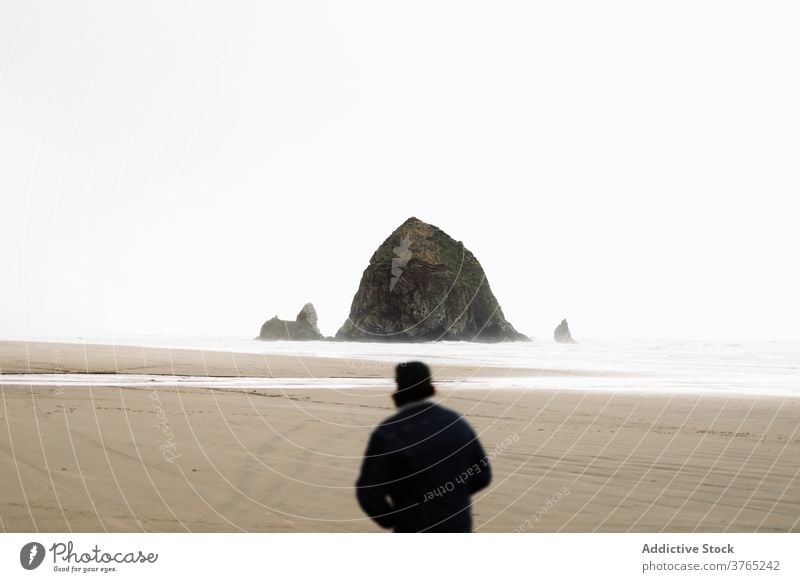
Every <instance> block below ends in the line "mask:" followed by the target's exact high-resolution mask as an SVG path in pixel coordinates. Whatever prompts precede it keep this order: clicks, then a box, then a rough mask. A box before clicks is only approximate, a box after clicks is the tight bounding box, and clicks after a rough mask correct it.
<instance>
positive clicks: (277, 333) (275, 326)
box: [258, 303, 324, 341]
mask: <svg viewBox="0 0 800 582" xmlns="http://www.w3.org/2000/svg"><path fill="white" fill-rule="evenodd" d="M258 339H260V340H273V341H277V340H283V341H309V340H321V339H324V337H323V336H322V333H321V332H320V331H319V328H318V327H317V310H316V309H314V306H313V305H312V304H311V303H306V304H305V305H304V306H303V309H301V310H300V313H298V314H297V318H296V319H295V320H294V321H288V320H284V319H278V316H277V315H276V316H275V317H273V318H272V319H270V320H268V321H266V322H264V325H262V326H261V333H259V335H258Z"/></svg>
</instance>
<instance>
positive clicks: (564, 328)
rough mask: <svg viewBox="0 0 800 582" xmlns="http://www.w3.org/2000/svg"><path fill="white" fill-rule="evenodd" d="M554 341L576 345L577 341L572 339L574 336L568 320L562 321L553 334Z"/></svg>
mask: <svg viewBox="0 0 800 582" xmlns="http://www.w3.org/2000/svg"><path fill="white" fill-rule="evenodd" d="M553 339H554V340H556V343H559V344H574V343H575V340H574V339H572V334H571V333H570V331H569V324H568V323H567V320H566V319H562V320H561V323H559V324H558V327H556V329H555V331H554V332H553Z"/></svg>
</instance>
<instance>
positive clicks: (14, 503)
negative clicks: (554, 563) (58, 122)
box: [0, 342, 800, 532]
mask: <svg viewBox="0 0 800 582" xmlns="http://www.w3.org/2000/svg"><path fill="white" fill-rule="evenodd" d="M56 352H57V353H56ZM115 352H116V354H115ZM137 352H138V353H139V354H140V355H138V356H137V355H136V353H137ZM166 352H170V353H161V351H159V350H142V349H141V348H124V349H122V348H117V349H114V348H112V347H109V346H105V347H92V346H89V347H85V346H77V345H56V344H19V343H10V342H3V343H0V366H2V371H3V372H5V373H9V371H14V373H24V370H28V369H29V370H30V371H31V372H47V371H53V369H54V367H55V366H56V365H57V366H60V368H58V369H59V370H60V371H73V372H74V371H76V370H79V369H80V366H81V359H83V362H84V371H85V370H86V369H87V368H88V369H89V370H90V371H95V372H99V371H106V372H113V371H114V370H115V369H116V370H117V371H124V372H125V373H137V371H138V372H139V373H153V374H157V373H168V374H172V373H176V372H175V370H178V371H180V372H182V373H191V374H192V375H204V372H203V371H199V370H205V373H206V375H213V374H219V375H224V374H222V372H225V371H229V370H230V369H231V368H233V367H235V368H236V369H237V370H239V374H238V375H243V376H257V375H258V374H256V373H255V372H258V371H259V370H261V373H262V374H263V373H264V370H268V372H269V373H270V374H271V375H273V377H304V376H307V375H309V374H313V375H314V376H315V377H375V378H383V377H386V376H388V375H389V374H390V373H391V366H388V365H387V366H377V367H376V366H374V362H370V363H369V364H370V366H371V367H370V366H362V365H361V364H358V363H357V364H354V363H353V361H346V362H345V361H342V360H336V359H328V358H309V357H303V358H302V359H301V360H302V361H298V360H300V359H298V358H293V357H288V356H260V355H253V354H236V355H231V354H224V353H221V352H220V353H216V355H211V356H209V352H202V354H203V356H202V357H201V355H200V354H201V353H200V352H194V351H192V350H180V351H178V350H166ZM141 354H144V355H141ZM115 357H116V360H114V358H115ZM109 359H111V361H109ZM145 360H146V361H145ZM201 360H202V361H201ZM479 370H481V369H480V368H473V367H469V366H466V367H447V368H446V369H445V368H442V369H440V370H438V372H437V377H448V376H450V377H457V376H458V374H475V373H476V371H479ZM483 370H487V369H483ZM528 372H529V373H540V371H533V372H531V371H528ZM486 373H487V374H493V375H496V376H497V389H495V390H490V389H487V390H483V389H472V390H462V391H457V390H442V391H440V393H439V395H438V400H439V401H441V402H442V403H443V404H445V405H446V406H449V407H451V408H453V409H456V410H458V411H459V412H461V413H463V414H464V415H465V416H466V417H467V419H468V420H469V421H470V423H472V425H473V426H474V427H475V429H476V430H477V431H478V432H479V434H480V436H481V439H482V441H483V443H484V446H485V448H486V450H487V452H488V454H489V456H490V458H491V462H492V464H493V468H494V474H495V476H494V482H493V483H492V485H491V486H490V487H489V489H487V490H485V491H482V492H481V493H479V494H478V495H477V496H476V497H475V500H474V501H475V507H474V509H475V526H476V529H477V531H486V532H494V531H502V532H510V531H548V532H551V531H580V532H592V531H615V532H616V531H670V532H675V531H711V532H721V531H731V532H753V531H782V532H786V531H795V532H797V531H800V479H799V478H798V477H799V476H798V470H800V469H799V468H800V432H798V426H800V425H799V423H798V419H800V399H795V398H790V399H784V398H776V397H743V396H732V397H728V396H724V395H708V396H706V395H703V396H685V395H680V396H678V395H675V396H672V395H669V394H645V393H642V394H639V395H637V394H629V393H624V394H623V393H620V394H614V393H599V392H591V393H589V392H579V391H564V392H557V391H548V390H504V389H503V388H502V386H503V382H502V375H503V374H508V373H509V371H508V370H507V369H491V370H488V371H486ZM513 373H515V374H519V373H523V372H522V371H521V370H515V371H514V372H513ZM550 373H553V374H555V373H557V372H556V371H550ZM343 375H344V376H343ZM6 379H7V378H6ZM6 379H4V378H3V377H2V376H0V381H2V384H0V395H1V399H0V491H2V493H3V495H2V499H0V531H16V532H20V531H25V532H29V531H114V532H129V531H130V532H135V531H204V532H208V531H281V532H282V531H378V528H377V527H376V526H374V525H373V524H372V523H371V522H370V521H369V520H368V519H366V518H365V517H364V516H363V514H362V513H361V511H360V510H359V508H358V506H357V504H356V502H355V497H354V491H353V483H354V481H355V479H356V476H357V472H358V468H359V464H360V457H361V455H362V454H363V450H364V447H365V445H366V440H367V438H368V436H369V433H370V430H371V428H372V427H373V426H374V425H375V424H376V423H377V422H379V421H380V420H381V419H382V418H384V417H385V416H387V415H389V414H391V412H392V408H391V401H390V399H389V397H388V395H387V394H386V393H385V391H384V390H383V389H378V388H377V387H376V388H373V389H370V388H359V389H352V390H333V389H327V390H326V389H297V388H293V389H291V390H277V389H276V390H264V389H261V390H246V389H245V390H229V389H224V390H219V389H204V388H189V389H187V388H180V389H178V388H176V387H173V388H169V387H164V386H162V385H159V386H158V387H155V386H154V387H153V388H152V389H144V388H138V389H132V388H112V387H103V386H100V385H98V386H92V387H69V388H59V387H57V386H52V387H48V386H42V387H39V386H37V387H28V386H19V385H13V384H9V383H7V382H6Z"/></svg>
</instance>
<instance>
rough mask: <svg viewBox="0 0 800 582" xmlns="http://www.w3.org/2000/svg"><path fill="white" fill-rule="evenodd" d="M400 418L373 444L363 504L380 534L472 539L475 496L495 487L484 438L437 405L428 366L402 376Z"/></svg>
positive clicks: (360, 495)
mask: <svg viewBox="0 0 800 582" xmlns="http://www.w3.org/2000/svg"><path fill="white" fill-rule="evenodd" d="M395 380H396V382H397V390H396V391H395V392H394V393H393V394H392V399H393V400H394V403H395V405H396V406H397V407H398V409H399V410H398V411H397V412H396V413H395V414H394V415H392V416H390V417H389V418H387V419H385V420H384V421H383V422H381V423H380V424H379V425H378V426H377V427H376V428H375V430H374V431H373V432H372V435H371V436H370V438H369V443H368V444H367V449H366V452H365V454H364V460H363V462H362V465H361V473H360V475H359V477H358V480H357V481H356V498H357V500H358V503H359V505H360V506H361V509H363V510H364V512H365V513H366V514H367V515H368V516H369V517H370V518H371V519H372V520H373V521H374V522H375V523H377V524H378V525H379V526H380V527H382V528H385V529H392V530H393V531H395V532H398V533H400V532H471V531H472V500H471V496H472V495H473V494H474V493H476V492H477V491H480V490H481V489H483V488H484V487H486V486H487V485H489V483H490V482H491V480H492V469H491V466H490V464H489V459H488V458H487V457H486V454H485V453H484V450H483V447H482V446H481V443H480V441H479V440H478V436H477V435H476V434H475V431H474V430H473V429H472V427H471V426H470V425H469V423H467V421H466V420H465V419H464V418H463V417H462V416H461V415H460V414H458V413H457V412H454V411H452V410H450V409H448V408H445V407H444V406H441V405H440V404H437V403H435V402H433V401H432V400H430V398H431V397H432V396H433V395H434V394H435V389H434V387H433V384H432V383H431V372H430V369H429V368H428V366H426V365H425V364H423V363H422V362H406V363H403V364H399V365H398V366H397V367H396V369H395Z"/></svg>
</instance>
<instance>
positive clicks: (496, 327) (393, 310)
mask: <svg viewBox="0 0 800 582" xmlns="http://www.w3.org/2000/svg"><path fill="white" fill-rule="evenodd" d="M336 339H338V340H356V341H436V340H464V341H479V342H496V341H504V340H527V339H528V338H527V337H525V336H524V335H522V334H521V333H519V332H517V330H515V329H514V327H513V326H512V325H511V324H510V323H508V322H507V321H506V320H505V317H503V310H502V309H500V305H499V304H498V303H497V299H495V296H494V294H493V293H492V290H491V288H490V287H489V282H488V281H487V280H486V275H485V273H484V272H483V269H482V268H481V265H480V263H478V260H477V259H476V258H475V257H474V256H473V255H472V253H471V252H469V251H468V250H467V249H466V248H464V245H463V244H462V243H461V242H459V241H455V240H453V239H452V238H450V237H449V236H448V235H447V234H446V233H444V232H442V231H441V230H439V229H438V228H436V227H435V226H432V225H430V224H426V223H425V222H422V221H421V220H419V219H417V218H413V217H412V218H409V219H408V220H406V221H405V222H404V223H403V224H402V225H400V226H399V227H398V228H397V230H395V231H394V232H393V233H392V234H391V235H390V236H389V238H387V239H386V240H385V241H384V242H383V244H381V246H379V247H378V250H376V251H375V253H374V254H373V255H372V258H371V259H370V261H369V265H368V266H367V268H366V270H365V271H364V274H363V275H362V277H361V283H360V285H359V287H358V291H357V292H356V294H355V297H353V303H352V306H351V307H350V317H349V318H348V319H347V321H346V322H345V323H344V325H342V327H341V329H339V331H338V332H337V333H336Z"/></svg>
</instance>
